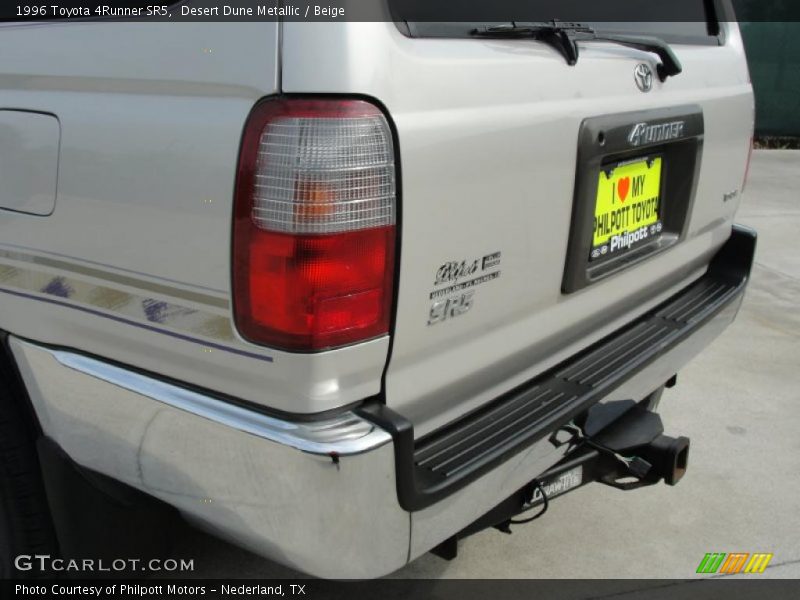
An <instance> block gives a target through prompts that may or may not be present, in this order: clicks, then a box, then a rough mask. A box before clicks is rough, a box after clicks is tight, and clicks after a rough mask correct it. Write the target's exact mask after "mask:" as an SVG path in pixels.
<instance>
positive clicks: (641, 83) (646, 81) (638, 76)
mask: <svg viewBox="0 0 800 600" xmlns="http://www.w3.org/2000/svg"><path fill="white" fill-rule="evenodd" d="M633 78H634V80H636V87H638V88H639V89H640V90H641V91H643V92H649V91H650V90H652V89H653V71H652V69H650V67H649V66H648V65H646V64H645V63H639V64H638V65H636V68H635V69H634V70H633Z"/></svg>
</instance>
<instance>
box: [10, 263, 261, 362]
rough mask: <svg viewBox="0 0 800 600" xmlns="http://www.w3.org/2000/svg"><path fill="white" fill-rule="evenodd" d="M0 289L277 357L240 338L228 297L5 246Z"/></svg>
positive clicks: (209, 344) (205, 342) (216, 345)
mask: <svg viewBox="0 0 800 600" xmlns="http://www.w3.org/2000/svg"><path fill="white" fill-rule="evenodd" d="M97 280H99V282H98V281H97ZM0 291H1V292H4V293H7V294H12V295H15V296H18V297H24V298H29V299H32V300H39V301H43V302H47V303H50V304H56V305H59V306H65V307H68V308H73V309H77V310H81V311H82V312H85V313H90V314H93V315H97V316H100V317H105V318H108V319H112V320H114V321H116V322H119V323H126V324H128V325H133V326H136V327H139V328H142V329H147V330H148V331H154V332H158V333H161V334H164V335H169V336H171V337H174V338H178V339H182V340H185V341H189V342H193V343H196V344H201V345H204V346H207V347H213V348H216V349H218V350H223V351H226V352H231V353H234V354H238V355H242V356H248V357H251V358H256V359H259V360H264V361H267V362H272V357H270V356H266V355H263V354H259V353H258V352H257V351H253V349H252V348H251V347H250V346H248V345H245V344H244V343H243V342H241V341H240V340H239V339H238V338H237V336H236V334H235V332H234V330H233V324H232V321H231V315H230V312H229V302H228V300H227V299H224V298H219V297H214V296H210V295H207V294H201V293H197V292H191V291H186V290H184V289H180V288H175V287H172V286H167V285H164V284H160V283H159V284H153V283H151V282H144V281H142V280H138V279H134V278H131V277H128V276H124V275H119V274H117V273H111V272H107V271H103V270H100V269H95V268H88V267H84V266H82V265H78V264H72V263H65V261H60V260H52V259H49V258H46V257H40V256H33V255H29V254H25V253H21V252H8V251H4V250H0ZM142 292H145V294H142ZM147 292H159V293H158V294H152V295H151V294H149V293H147Z"/></svg>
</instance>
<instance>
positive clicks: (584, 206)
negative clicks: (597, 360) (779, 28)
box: [282, 23, 753, 436]
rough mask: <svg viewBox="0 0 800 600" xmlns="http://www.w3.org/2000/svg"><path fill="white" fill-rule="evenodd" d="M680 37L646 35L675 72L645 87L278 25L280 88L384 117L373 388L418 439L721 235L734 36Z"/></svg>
mask: <svg viewBox="0 0 800 600" xmlns="http://www.w3.org/2000/svg"><path fill="white" fill-rule="evenodd" d="M691 25H693V26H692V27H690V26H688V24H680V26H679V27H678V29H677V30H676V29H674V27H675V26H671V27H673V28H672V29H670V28H669V27H667V29H666V30H664V31H661V33H663V36H662V39H665V40H667V41H668V42H669V44H670V47H671V49H672V51H673V52H674V54H675V55H676V57H677V58H678V59H679V61H680V63H681V65H682V68H683V72H682V73H680V74H679V75H676V76H673V77H669V78H667V79H666V81H661V80H660V79H659V77H658V75H657V73H656V65H657V63H658V57H657V56H655V55H654V54H652V53H651V52H647V51H642V50H637V49H633V48H630V47H626V46H622V45H619V44H616V43H607V42H599V41H592V42H586V43H580V44H579V50H580V56H579V59H578V61H577V63H576V64H575V65H574V66H570V65H568V64H567V61H566V60H565V58H564V56H563V54H562V53H561V52H559V51H558V50H556V49H555V48H554V47H552V46H551V45H548V44H545V43H543V42H540V41H534V40H531V39H502V38H500V39H495V38H476V37H474V36H470V35H468V34H465V33H464V32H465V31H467V30H465V26H464V24H457V26H455V28H453V26H452V25H448V26H443V27H439V28H437V27H436V24H425V25H420V24H417V25H415V24H413V23H410V24H405V25H404V26H402V27H396V26H395V25H394V24H392V23H342V24H339V25H338V26H337V27H331V26H329V25H328V26H327V27H323V26H322V24H313V23H286V24H284V42H283V63H284V70H283V82H282V87H283V91H284V92H298V93H309V92H317V93H319V92H322V93H336V94H362V95H366V96H369V97H371V98H374V99H375V100H377V101H378V102H380V103H381V104H382V105H383V106H384V107H385V109H386V111H387V113H388V114H389V115H390V117H391V119H392V121H393V123H394V127H395V135H396V138H397V146H398V150H399V157H400V161H399V163H400V164H399V167H400V168H399V171H398V172H399V183H400V187H399V189H400V191H401V198H400V201H401V204H400V207H401V210H400V218H399V226H400V227H399V230H400V232H401V234H400V235H401V237H400V247H399V250H400V252H399V284H398V292H397V293H398V296H397V306H396V318H395V323H394V330H393V334H392V347H391V353H390V357H389V362H388V366H387V369H386V372H385V377H384V387H385V395H386V402H387V404H388V406H389V407H391V408H392V409H393V410H395V411H397V412H399V413H400V414H402V415H404V416H405V417H406V418H408V419H409V420H411V421H412V422H413V423H414V426H415V431H416V435H417V436H419V435H424V434H425V433H427V432H430V431H432V430H433V429H435V428H437V427H440V426H442V425H443V424H445V423H447V422H449V421H451V420H453V419H455V418H457V417H459V416H461V415H463V414H465V413H467V412H468V411H471V410H474V409H476V408H478V407H480V406H481V405H482V404H484V403H486V402H488V401H490V400H491V399H493V398H495V397H497V396H499V395H500V394H502V393H503V392H505V391H507V390H509V389H511V388H512V387H514V386H515V385H518V384H520V383H522V382H524V381H525V380H527V379H530V378H531V377H533V376H535V375H537V374H538V373H541V372H542V371H544V370H546V369H547V368H549V367H552V366H553V365H555V364H557V363H558V362H560V361H561V360H563V359H564V358H566V357H568V356H569V355H571V354H573V353H575V352H578V351H579V350H581V349H583V348H585V347H587V346H588V345H590V344H592V343H593V342H595V341H597V340H599V339H601V338H602V337H603V336H605V335H607V334H608V333H610V332H612V331H613V330H614V329H616V328H619V327H621V326H622V325H623V324H625V323H627V322H630V321H631V320H633V319H635V318H636V317H638V316H639V315H641V314H643V313H644V312H646V311H647V310H649V309H651V308H652V307H654V306H655V305H656V304H658V303H659V302H661V301H663V300H664V299H666V298H667V297H668V296H670V295H671V294H673V293H675V292H676V291H678V290H679V289H680V288H681V287H683V286H685V285H687V284H688V283H689V282H690V281H692V280H693V279H694V278H697V277H699V276H700V275H701V274H702V273H703V271H704V268H705V266H706V264H707V262H708V260H709V258H710V257H711V256H712V255H713V253H714V251H715V250H716V249H717V248H718V247H719V246H720V245H721V244H722V243H723V242H724V241H725V239H726V238H727V237H728V235H729V233H730V228H731V224H732V220H733V215H734V212H735V210H736V207H737V205H738V197H739V195H740V193H741V187H742V184H743V175H744V171H745V164H746V161H747V156H748V147H749V142H750V136H751V133H752V118H753V99H752V92H751V87H750V84H749V79H748V73H747V67H746V63H745V60H744V53H743V49H742V45H741V39H740V37H739V33H738V29H737V27H736V26H735V25H730V24H724V23H723V24H721V29H720V31H719V34H716V33H715V32H713V31H712V33H709V32H708V30H707V27H706V24H704V23H703V24H700V23H695V24H691ZM698 26H699V27H698ZM648 27H649V29H648V30H647V31H646V33H649V34H654V33H659V32H660V30H659V27H660V24H657V23H656V24H650V25H649V26H648ZM664 27H666V25H664ZM622 28H623V29H624V28H627V29H628V30H630V29H631V25H630V24H627V25H625V26H624V27H622ZM633 29H634V30H635V29H636V28H633ZM629 32H630V31H629ZM309 40H320V41H318V42H317V43H309ZM323 42H324V43H323ZM642 65H644V67H643V66H642ZM343 66H344V67H345V68H343ZM643 70H644V71H649V72H650V73H651V74H652V80H651V81H650V89H649V90H647V89H642V85H640V84H641V81H639V84H637V80H639V79H641V75H642V71H643ZM644 87H647V86H646V85H645V86H644ZM626 207H628V208H626ZM620 209H622V210H620ZM612 246H613V248H612ZM603 248H605V250H604V249H603ZM609 257H610V258H609Z"/></svg>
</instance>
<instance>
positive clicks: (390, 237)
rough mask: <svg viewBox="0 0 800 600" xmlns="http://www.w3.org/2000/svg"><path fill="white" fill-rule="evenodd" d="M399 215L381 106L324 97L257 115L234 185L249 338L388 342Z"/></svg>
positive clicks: (238, 273)
mask: <svg viewBox="0 0 800 600" xmlns="http://www.w3.org/2000/svg"><path fill="white" fill-rule="evenodd" d="M395 214H396V194H395V168H394V150H393V143H392V133H391V129H390V128H389V125H388V123H387V121H386V118H385V117H384V115H383V113H382V112H381V111H380V110H379V109H378V108H377V107H375V106H374V105H372V104H370V103H368V102H365V101H362V100H322V99H320V100H317V99H315V100H306V99H280V100H268V101H265V102H262V103H261V104H259V105H258V106H256V108H255V109H254V110H253V113H252V114H251V116H250V119H249V121H248V123H247V127H246V129H245V133H244V139H243V141H242V150H241V156H240V158H239V172H238V178H237V186H236V214H235V220H234V235H233V240H234V243H233V251H234V256H233V284H234V285H233V292H234V309H235V318H236V325H237V327H238V329H239V332H240V333H241V334H242V335H243V336H244V337H245V338H247V339H249V340H251V341H253V342H256V343H259V344H266V345H269V346H273V347H276V348H282V349H287V350H293V351H317V350H324V349H329V348H335V347H337V346H343V345H346V344H352V343H355V342H359V341H363V340H367V339H370V338H374V337H378V336H380V335H384V334H386V333H388V331H389V320H390V315H391V309H392V291H393V290H392V286H393V282H394V246H395Z"/></svg>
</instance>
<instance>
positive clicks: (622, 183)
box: [617, 177, 631, 202]
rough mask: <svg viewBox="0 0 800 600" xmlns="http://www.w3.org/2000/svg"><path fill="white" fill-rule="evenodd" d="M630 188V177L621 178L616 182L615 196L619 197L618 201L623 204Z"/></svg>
mask: <svg viewBox="0 0 800 600" xmlns="http://www.w3.org/2000/svg"><path fill="white" fill-rule="evenodd" d="M630 188H631V178H630V177H622V178H620V180H619V181H618V182H617V194H618V195H619V201H620V202H625V197H626V196H627V195H628V190H629V189H630Z"/></svg>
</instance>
